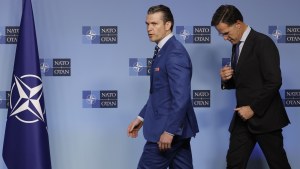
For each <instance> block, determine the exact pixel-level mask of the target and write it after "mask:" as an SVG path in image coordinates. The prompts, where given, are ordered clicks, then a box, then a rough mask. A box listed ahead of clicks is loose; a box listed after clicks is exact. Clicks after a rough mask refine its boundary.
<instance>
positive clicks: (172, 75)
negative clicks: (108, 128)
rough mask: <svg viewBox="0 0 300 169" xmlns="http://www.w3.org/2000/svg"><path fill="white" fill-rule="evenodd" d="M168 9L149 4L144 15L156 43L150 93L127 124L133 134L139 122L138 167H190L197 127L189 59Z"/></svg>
mask: <svg viewBox="0 0 300 169" xmlns="http://www.w3.org/2000/svg"><path fill="white" fill-rule="evenodd" d="M173 25H174V19H173V15H172V13H171V11H170V9H169V8H168V7H166V6H164V5H158V6H152V7H150V8H149V10H148V13H147V18H146V26H147V32H148V36H149V39H150V41H152V42H155V43H156V44H157V47H156V52H155V56H154V58H153V62H152V66H151V74H150V95H149V98H148V101H147V103H146V105H145V106H144V108H143V109H142V110H141V112H140V113H139V116H138V117H137V118H136V119H135V120H133V121H132V122H131V123H130V125H129V126H128V130H127V133H128V136H129V137H132V138H135V137H137V135H138V131H139V129H140V128H141V127H142V126H143V133H144V137H145V139H146V140H147V142H146V144H145V146H144V151H143V154H142V156H141V158H140V161H139V164H138V169H166V168H168V167H169V168H170V169H179V168H180V169H181V168H184V169H192V168H193V164H192V153H191V147H190V139H191V137H194V136H195V135H196V133H197V132H198V131H199V130H198V124H197V119H196V116H195V112H194V109H193V106H192V101H191V78H192V63H191V60H190V57H189V54H188V52H187V51H186V49H185V48H184V46H183V45H182V44H181V43H180V42H179V41H177V40H176V38H175V37H174V35H173V34H172V29H173Z"/></svg>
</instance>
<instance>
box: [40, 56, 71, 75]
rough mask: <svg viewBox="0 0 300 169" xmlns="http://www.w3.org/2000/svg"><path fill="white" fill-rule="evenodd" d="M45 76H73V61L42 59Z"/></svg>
mask: <svg viewBox="0 0 300 169" xmlns="http://www.w3.org/2000/svg"><path fill="white" fill-rule="evenodd" d="M40 69H41V74H42V75H43V76H71V59H67V58H65V59H40Z"/></svg>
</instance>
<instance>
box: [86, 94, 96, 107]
mask: <svg viewBox="0 0 300 169" xmlns="http://www.w3.org/2000/svg"><path fill="white" fill-rule="evenodd" d="M86 101H87V102H88V104H91V105H92V104H94V103H95V102H96V97H95V96H94V95H92V94H91V95H88V96H87V98H86Z"/></svg>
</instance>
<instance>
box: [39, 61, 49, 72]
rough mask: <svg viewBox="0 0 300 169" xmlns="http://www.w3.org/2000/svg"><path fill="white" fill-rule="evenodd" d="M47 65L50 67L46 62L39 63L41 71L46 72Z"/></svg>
mask: <svg viewBox="0 0 300 169" xmlns="http://www.w3.org/2000/svg"><path fill="white" fill-rule="evenodd" d="M49 67H50V66H49V65H48V64H47V63H46V62H43V63H41V65H40V68H41V71H42V72H43V73H46V72H48V70H49Z"/></svg>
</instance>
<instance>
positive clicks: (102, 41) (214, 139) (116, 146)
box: [0, 0, 300, 169]
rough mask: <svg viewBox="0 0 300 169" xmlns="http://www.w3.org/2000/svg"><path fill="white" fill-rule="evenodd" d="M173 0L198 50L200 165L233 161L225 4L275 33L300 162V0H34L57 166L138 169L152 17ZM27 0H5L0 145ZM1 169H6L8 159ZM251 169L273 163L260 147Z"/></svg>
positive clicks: (180, 31) (0, 37)
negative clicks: (220, 15) (134, 133)
mask: <svg viewBox="0 0 300 169" xmlns="http://www.w3.org/2000/svg"><path fill="white" fill-rule="evenodd" d="M157 4H165V5H167V6H169V7H170V8H171V10H172V11H173V14H174V17H175V27H174V34H175V35H176V37H177V38H178V39H180V40H181V41H182V43H183V44H184V45H185V47H186V48H187V50H188V52H189V53H190V56H191V59H192V62H193V67H194V70H193V72H194V74H193V79H192V89H193V101H194V106H195V111H196V114H197V119H198V122H199V127H200V133H199V134H198V135H197V137H196V138H195V139H193V140H192V151H193V158H194V166H195V168H196V169H218V168H225V166H226V162H225V156H226V151H227V148H228V138H229V133H228V131H227V129H228V126H229V122H230V120H231V117H232V113H233V108H234V106H235V99H234V91H222V90H221V89H220V78H219V69H220V67H221V66H222V62H223V63H224V62H226V59H227V58H228V57H229V56H230V54H231V44H230V43H228V42H225V41H224V40H223V39H222V38H221V37H219V36H218V33H217V31H216V30H215V29H214V28H211V27H210V21H211V17H212V15H213V13H214V11H215V10H216V9H217V7H218V6H219V5H221V4H233V5H236V6H237V7H238V8H239V9H240V10H241V12H242V13H243V15H244V21H245V22H246V23H247V24H249V25H250V26H251V27H252V28H254V29H255V30H257V31H260V32H262V33H265V34H268V35H269V36H270V37H272V38H273V39H274V41H275V43H276V45H277V46H278V48H279V50H280V54H281V68H282V76H283V85H282V88H281V94H282V98H283V101H284V102H285V104H286V109H287V111H288V115H289V117H290V119H291V123H292V124H291V125H289V126H288V127H286V128H285V129H284V143H285V148H286V151H287V155H288V158H289V161H290V163H291V166H292V168H299V167H300V161H299V155H300V146H299V142H300V135H299V128H300V112H299V111H300V109H299V106H300V102H299V100H300V99H299V97H300V96H299V95H300V92H299V91H300V79H299V74H300V69H299V63H300V47H299V43H300V35H299V34H300V22H299V16H300V10H299V6H300V1H297V0H286V1H282V0H274V1H261V0H244V1H238V0H224V1H218V0H201V1H199V0H185V1H183V0H182V1H178V0H177V1H172V0H151V1H149V0H128V1H117V0H110V1H104V0H84V1H73V0H51V1H46V0H32V5H33V12H34V17H35V26H36V33H37V38H38V47H39V55H40V59H41V71H42V74H43V77H42V78H43V85H44V97H45V103H46V111H47V120H48V131H49V139H50V149H51V161H52V166H53V168H54V169H133V168H136V165H137V163H138V160H139V157H140V155H141V152H142V149H143V145H144V143H145V140H144V138H143V136H142V133H140V136H139V138H137V139H130V138H128V137H127V135H126V129H127V126H128V124H129V122H130V121H131V120H133V119H134V118H135V117H136V115H137V114H138V112H139V111H140V109H141V108H142V106H143V105H144V104H145V102H146V100H147V97H148V91H149V76H148V75H147V63H148V61H147V58H151V56H152V54H153V48H154V44H153V43H151V42H150V41H149V39H148V37H147V33H146V26H145V16H146V11H147V9H148V8H149V7H150V6H152V5H157ZM21 6H22V1H21V0H0V102H1V103H0V105H1V109H0V151H1V152H2V144H3V137H4V131H5V123H6V116H7V109H6V101H7V99H8V98H7V96H6V92H7V91H9V90H10V85H11V77H12V69H13V63H14V54H15V49H16V44H15V41H16V37H17V34H18V26H19V24H20V19H21V11H22V9H21V8H22V7H21ZM0 168H1V169H6V167H5V165H4V162H3V160H2V158H1V159H0ZM249 168H252V169H254V168H255V169H257V168H268V167H267V164H266V161H265V158H264V157H263V155H262V153H261V151H260V149H259V148H258V147H256V148H255V150H254V151H253V154H252V156H251V159H250V161H249Z"/></svg>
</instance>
